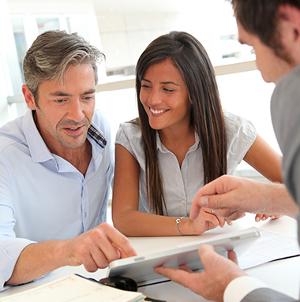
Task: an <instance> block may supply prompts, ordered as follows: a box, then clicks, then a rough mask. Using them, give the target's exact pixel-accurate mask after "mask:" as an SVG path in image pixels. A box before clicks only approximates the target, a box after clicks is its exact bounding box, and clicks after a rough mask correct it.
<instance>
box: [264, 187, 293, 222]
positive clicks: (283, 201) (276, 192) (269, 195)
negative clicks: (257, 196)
mask: <svg viewBox="0 0 300 302" xmlns="http://www.w3.org/2000/svg"><path fill="white" fill-rule="evenodd" d="M258 192H261V200H262V203H263V204H262V210H264V212H265V213H268V214H271V215H272V214H279V215H288V216H291V217H295V216H296V215H297V214H298V212H299V208H298V206H297V204H296V202H295V201H294V200H293V198H292V197H291V196H290V194H289V192H288V191H287V189H286V187H285V185H282V184H263V185H262V190H259V189H258Z"/></svg>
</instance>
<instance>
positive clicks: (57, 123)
mask: <svg viewBox="0 0 300 302" xmlns="http://www.w3.org/2000/svg"><path fill="white" fill-rule="evenodd" d="M102 56H103V55H102V54H101V53H100V52H99V50H97V49H96V48H94V47H93V46H91V45H90V44H89V43H87V42H86V41H85V40H84V39H82V38H81V37H80V36H78V35H77V34H67V33H65V32H63V31H49V32H45V33H43V34H41V35H40V36H38V37H37V38H36V40H35V41H34V42H33V44H32V46H31V47H30V49H29V50H28V51H27V53H26V56H25V59H24V64H23V67H24V78H25V84H24V85H23V87H22V92H23V95H24V98H25V101H26V103H27V106H28V108H29V109H30V110H29V111H28V112H27V113H26V114H25V115H24V116H22V117H20V118H17V119H16V120H14V121H12V122H9V123H8V124H6V125H4V126H3V127H2V128H0V169H1V173H0V259H1V261H0V289H2V288H3V285H4V283H6V284H20V283H25V282H28V281H31V280H33V279H35V278H38V277H40V276H42V275H44V274H46V273H48V272H50V271H52V270H54V269H56V268H58V267H61V266H65V265H71V266H73V265H80V264H83V265H84V266H85V268H86V269H87V270H88V271H95V270H96V269H97V268H103V267H105V266H107V264H108V263H109V262H110V261H111V260H114V259H117V258H120V257H126V256H133V255H135V251H134V250H133V249H132V247H131V246H130V244H129V242H128V239H127V238H126V237H125V236H123V235H122V234H121V233H119V232H118V231H117V230H115V229H114V228H113V227H112V226H110V225H108V224H106V223H102V222H105V220H106V209H107V199H108V195H109V188H110V184H111V179H112V172H113V162H112V154H111V150H110V145H111V141H110V133H109V127H108V124H107V122H106V121H105V120H104V119H103V117H102V116H101V115H100V114H99V113H96V112H95V113H94V107H95V85H96V83H97V65H96V64H97V62H98V61H99V60H100V59H101V58H102ZM101 223H102V224H101Z"/></svg>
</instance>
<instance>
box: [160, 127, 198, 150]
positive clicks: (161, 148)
mask: <svg viewBox="0 0 300 302" xmlns="http://www.w3.org/2000/svg"><path fill="white" fill-rule="evenodd" d="M199 144H200V140H199V136H198V134H197V132H195V143H194V144H193V145H192V146H191V147H190V148H189V150H188V152H192V151H195V150H197V149H198V148H199ZM156 145H157V150H159V151H160V152H162V153H167V152H170V151H169V150H168V149H167V148H166V147H165V146H164V145H163V143H162V142H161V140H160V137H159V134H158V131H156Z"/></svg>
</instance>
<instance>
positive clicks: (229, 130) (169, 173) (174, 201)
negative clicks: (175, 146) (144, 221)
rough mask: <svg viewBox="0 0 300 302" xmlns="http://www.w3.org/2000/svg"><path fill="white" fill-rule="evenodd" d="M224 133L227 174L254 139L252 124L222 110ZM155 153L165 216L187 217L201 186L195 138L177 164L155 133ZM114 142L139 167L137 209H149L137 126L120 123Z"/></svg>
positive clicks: (196, 136) (198, 155) (143, 157)
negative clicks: (124, 149)
mask: <svg viewBox="0 0 300 302" xmlns="http://www.w3.org/2000/svg"><path fill="white" fill-rule="evenodd" d="M224 118H225V126H226V134H227V174H233V171H234V169H235V168H236V167H237V165H238V164H239V163H240V162H241V161H242V159H243V158H244V156H245V154H246V153H247V151H248V150H249V148H250V146H251V145H252V144H253V142H254V141H255V138H256V130H255V128H254V126H253V124H252V123H250V122H249V121H247V120H245V119H243V118H241V117H239V116H236V115H234V114H231V113H224ZM156 140H157V152H158V161H159V169H160V173H161V180H162V187H163V193H164V198H165V202H166V207H167V212H166V213H165V215H168V216H188V215H189V212H190V209H191V204H192V200H193V197H194V195H195V194H196V192H197V191H198V190H199V188H201V187H202V186H203V180H204V175H203V163H202V152H201V147H200V144H199V137H198V135H197V134H195V144H194V145H193V146H191V147H190V148H189V150H188V152H187V153H186V155H185V158H184V160H183V162H182V165H181V167H180V166H179V163H178V161H177V158H176V156H175V155H174V154H173V153H172V152H171V151H169V150H168V149H167V148H166V147H165V146H164V145H163V144H162V142H161V140H160V138H159V135H158V133H157V136H156ZM116 144H120V145H122V146H124V147H125V148H126V149H127V150H128V151H129V152H130V153H131V154H132V155H133V156H134V157H135V159H136V160H137V162H138V163H139V166H140V169H141V170H140V181H139V210H140V211H143V212H150V209H149V205H148V201H147V193H146V178H145V155H144V150H143V147H142V134H141V130H140V127H139V126H138V125H135V124H133V123H130V122H127V123H122V124H121V125H120V127H119V130H118V132H117V135H116Z"/></svg>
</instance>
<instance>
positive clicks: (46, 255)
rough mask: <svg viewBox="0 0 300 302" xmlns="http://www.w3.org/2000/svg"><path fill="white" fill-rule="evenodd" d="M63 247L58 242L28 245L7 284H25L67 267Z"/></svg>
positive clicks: (62, 243) (63, 243) (62, 242)
mask: <svg viewBox="0 0 300 302" xmlns="http://www.w3.org/2000/svg"><path fill="white" fill-rule="evenodd" d="M64 246H65V241H58V240H54V241H45V242H41V243H32V244H30V245H28V246H27V247H25V248H24V250H23V251H22V252H21V254H20V256H19V258H18V260H17V262H16V265H15V267H14V270H13V273H12V275H11V277H10V279H9V280H8V281H7V284H21V283H26V282H29V281H32V280H34V279H36V278H39V277H41V276H43V275H44V274H47V273H49V272H50V271H52V270H54V269H56V268H59V267H61V266H64V265H68V263H67V262H68V257H67V256H66V255H65V248H64Z"/></svg>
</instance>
